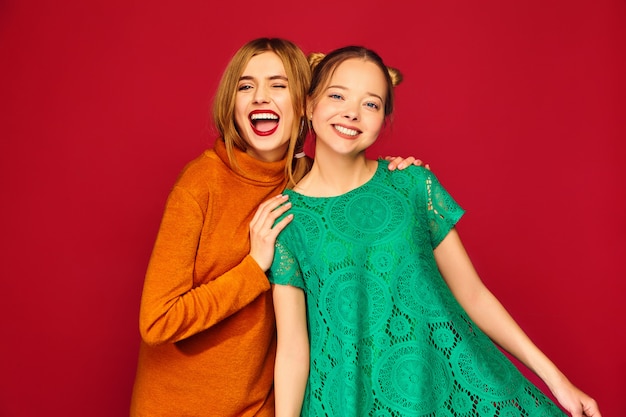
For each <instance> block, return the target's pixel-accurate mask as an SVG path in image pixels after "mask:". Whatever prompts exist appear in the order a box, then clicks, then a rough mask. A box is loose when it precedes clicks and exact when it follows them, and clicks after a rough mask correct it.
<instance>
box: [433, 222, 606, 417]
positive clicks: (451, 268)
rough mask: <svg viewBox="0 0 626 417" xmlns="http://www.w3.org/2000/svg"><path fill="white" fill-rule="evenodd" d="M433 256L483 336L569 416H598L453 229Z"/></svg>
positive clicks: (590, 400)
mask: <svg viewBox="0 0 626 417" xmlns="http://www.w3.org/2000/svg"><path fill="white" fill-rule="evenodd" d="M434 253H435V259H436V261H437V265H438V267H439V270H440V271H441V274H442V276H443V278H444V280H445V281H446V283H447V284H448V286H449V287H450V289H451V291H452V293H453V294H454V296H455V297H456V299H457V300H458V301H459V303H460V304H461V306H462V307H463V308H464V309H465V311H466V312H467V314H468V315H469V316H470V318H471V319H472V320H473V321H474V322H475V323H476V324H477V325H478V327H480V328H481V330H482V331H483V332H485V334H486V335H487V336H489V337H490V338H491V339H492V340H493V341H494V342H495V343H496V344H498V345H499V346H501V347H502V348H503V349H504V350H506V351H507V352H509V353H510V354H511V355H513V356H514V357H516V358H517V359H519V360H520V361H521V362H522V363H523V364H524V365H526V366H527V367H528V368H529V369H531V370H532V371H533V372H535V373H536V374H537V375H538V376H539V377H540V378H541V379H542V380H543V381H544V382H545V383H546V385H547V386H548V388H550V390H551V391H552V393H553V394H554V396H555V397H556V398H557V400H558V401H559V402H560V403H561V405H562V406H563V407H564V408H565V409H566V410H568V411H569V412H570V413H571V415H572V416H574V417H581V416H594V417H600V416H601V414H600V411H599V410H598V406H597V404H596V402H595V401H594V400H593V399H592V398H591V397H589V396H588V395H586V394H585V393H583V392H582V391H580V390H579V389H578V388H576V387H575V386H574V385H573V384H572V383H571V382H570V381H569V380H568V379H567V378H566V377H565V375H564V374H563V373H562V372H561V371H560V370H559V369H558V368H557V367H556V365H555V364H554V363H552V361H550V359H548V357H547V356H546V355H545V354H544V353H543V352H542V351H541V350H539V348H538V347H537V346H536V345H535V344H534V343H533V342H532V341H531V340H530V338H529V337H528V336H527V335H526V333H524V331H523V330H522V329H521V328H520V326H519V325H518V324H517V323H516V322H515V320H514V319H513V317H511V315H510V314H509V313H508V312H507V311H506V309H505V308H504V306H503V305H502V304H501V303H500V302H499V301H498V299H497V298H496V297H495V296H494V295H493V294H492V293H491V291H489V289H487V287H486V286H485V285H484V284H483V282H482V280H481V279H480V277H479V276H478V273H477V272H476V270H475V269H474V266H473V265H472V262H471V260H470V258H469V256H468V255H467V252H466V251H465V248H464V247H463V244H462V242H461V239H460V237H459V235H458V233H457V231H456V229H452V230H451V231H450V233H449V234H448V235H447V236H446V237H445V239H444V240H443V241H442V242H441V243H440V244H439V246H437V248H436V249H435V252H434Z"/></svg>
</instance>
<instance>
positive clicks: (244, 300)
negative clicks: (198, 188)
mask: <svg viewBox="0 0 626 417" xmlns="http://www.w3.org/2000/svg"><path fill="white" fill-rule="evenodd" d="M207 221H211V219H207V218H206V213H204V212H203V210H202V208H201V207H200V205H199V204H198V202H197V201H196V200H195V199H194V198H193V196H192V195H191V194H190V193H189V192H187V191H186V190H185V189H183V188H181V187H175V188H174V189H173V190H172V192H171V194H170V196H169V198H168V201H167V204H166V208H165V212H164V215H163V219H162V222H161V226H160V230H159V233H158V236H157V240H156V243H155V246H154V250H153V253H152V256H151V259H150V264H149V266H148V271H147V274H146V280H145V284H144V290H143V295H142V301H141V310H140V331H141V335H142V337H143V339H144V340H145V341H146V342H147V343H149V344H160V343H168V342H176V341H179V340H181V339H185V338H187V337H189V336H191V335H194V334H196V333H198V332H200V331H203V330H206V329H208V328H210V327H211V326H213V325H215V324H216V323H219V322H220V321H221V320H222V319H224V318H226V317H228V316H230V315H231V314H233V313H236V312H237V311H239V310H240V309H241V308H243V307H245V306H246V305H248V304H249V303H250V302H252V301H253V300H254V299H256V298H257V297H258V296H259V295H260V294H262V293H263V292H265V291H268V290H269V288H270V285H269V282H268V280H267V278H266V277H265V274H264V272H263V271H262V270H261V269H260V268H259V266H258V265H257V264H256V262H255V261H254V260H253V259H252V258H251V257H250V256H249V255H248V256H246V257H244V258H243V260H241V262H240V263H239V264H238V265H236V266H235V267H233V268H232V269H230V270H228V271H227V272H225V273H223V274H221V275H219V276H215V277H198V278H197V279H194V274H195V273H196V271H195V265H196V254H197V252H198V248H199V247H200V238H201V235H202V231H203V229H204V227H205V225H204V224H205V222H207ZM209 249H210V248H209ZM199 255H201V256H206V257H210V256H212V254H211V253H210V252H208V253H202V254H199ZM198 281H199V282H201V284H199V285H196V284H195V282H198Z"/></svg>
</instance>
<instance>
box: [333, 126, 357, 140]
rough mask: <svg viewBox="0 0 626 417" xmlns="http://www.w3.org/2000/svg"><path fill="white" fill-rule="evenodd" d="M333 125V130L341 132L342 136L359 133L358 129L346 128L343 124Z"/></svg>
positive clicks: (351, 135) (353, 135) (352, 135)
mask: <svg viewBox="0 0 626 417" xmlns="http://www.w3.org/2000/svg"><path fill="white" fill-rule="evenodd" d="M333 127H334V128H335V130H336V131H337V132H339V133H341V135H342V136H347V137H351V138H353V137H355V136H356V135H358V134H359V133H361V132H359V131H358V130H355V129H350V128H347V127H345V126H339V125H333Z"/></svg>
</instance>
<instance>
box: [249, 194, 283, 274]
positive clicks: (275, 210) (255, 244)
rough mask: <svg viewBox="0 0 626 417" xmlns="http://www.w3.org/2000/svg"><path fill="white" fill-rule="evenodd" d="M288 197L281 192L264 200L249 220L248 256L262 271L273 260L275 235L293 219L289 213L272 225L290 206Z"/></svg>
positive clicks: (265, 269)
mask: <svg viewBox="0 0 626 417" xmlns="http://www.w3.org/2000/svg"><path fill="white" fill-rule="evenodd" d="M288 198H289V196H287V195H282V194H281V195H277V196H276V197H273V198H270V199H269V200H267V201H265V202H264V203H262V204H261V205H260V206H259V208H258V209H257V211H256V213H254V217H253V218H252V221H251V222H250V256H252V258H253V259H254V260H255V261H256V262H257V263H258V264H259V266H260V267H261V269H262V270H263V271H267V270H268V269H269V268H270V266H272V262H273V261H274V244H275V243H276V237H277V236H278V234H279V233H280V232H281V231H282V230H283V229H284V228H285V226H287V225H288V224H289V222H291V220H292V219H293V215H292V214H289V215H287V216H285V218H284V219H282V220H281V221H280V222H278V223H276V225H274V223H275V222H276V219H277V218H279V217H280V216H281V215H282V214H283V213H285V212H286V211H287V210H289V208H290V207H291V203H290V202H288V201H287V199H288ZM272 226H273V227H272Z"/></svg>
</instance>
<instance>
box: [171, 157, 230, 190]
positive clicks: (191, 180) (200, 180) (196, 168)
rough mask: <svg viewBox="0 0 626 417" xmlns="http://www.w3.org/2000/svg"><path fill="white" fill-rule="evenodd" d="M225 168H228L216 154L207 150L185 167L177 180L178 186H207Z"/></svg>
mask: <svg viewBox="0 0 626 417" xmlns="http://www.w3.org/2000/svg"><path fill="white" fill-rule="evenodd" d="M224 168H226V167H225V166H224V164H223V163H222V161H221V160H220V159H219V158H218V157H217V155H216V154H215V152H214V151H213V150H212V149H207V150H205V151H204V152H202V153H201V154H200V155H199V156H197V157H196V158H194V159H192V160H191V161H189V162H188V163H187V164H186V165H185V166H184V167H183V169H182V170H181V171H180V173H179V174H178V178H177V179H176V186H180V187H184V188H196V187H198V186H201V185H206V184H207V181H208V180H209V179H210V178H211V177H212V176H214V175H215V174H216V173H217V172H219V171H220V170H224Z"/></svg>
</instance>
